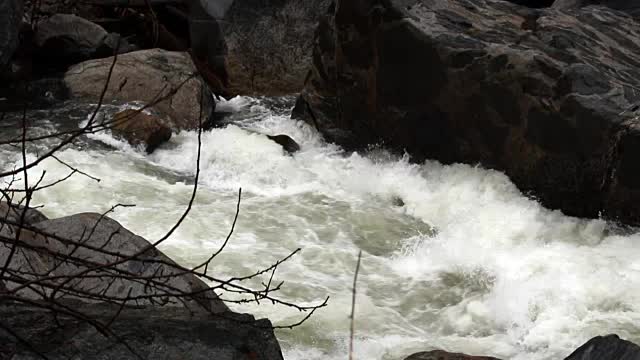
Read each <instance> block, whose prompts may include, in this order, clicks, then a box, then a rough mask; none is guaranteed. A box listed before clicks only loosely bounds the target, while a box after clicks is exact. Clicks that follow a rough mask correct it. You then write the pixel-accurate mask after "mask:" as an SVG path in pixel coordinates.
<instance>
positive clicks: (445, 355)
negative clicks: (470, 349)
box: [405, 350, 499, 360]
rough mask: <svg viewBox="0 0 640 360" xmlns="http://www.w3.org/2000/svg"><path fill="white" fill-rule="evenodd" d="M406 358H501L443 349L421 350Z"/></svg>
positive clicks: (464, 359) (408, 359) (449, 359)
mask: <svg viewBox="0 0 640 360" xmlns="http://www.w3.org/2000/svg"><path fill="white" fill-rule="evenodd" d="M405 360H499V359H496V358H493V357H487V356H470V355H465V354H459V353H448V352H446V351H442V350H435V351H428V352H421V353H417V354H413V355H411V356H409V357H408V358H406V359H405Z"/></svg>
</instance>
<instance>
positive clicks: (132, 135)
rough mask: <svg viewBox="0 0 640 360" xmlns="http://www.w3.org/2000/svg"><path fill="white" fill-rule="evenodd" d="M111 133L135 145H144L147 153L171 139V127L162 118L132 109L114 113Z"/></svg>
mask: <svg viewBox="0 0 640 360" xmlns="http://www.w3.org/2000/svg"><path fill="white" fill-rule="evenodd" d="M111 133H112V134H113V135H114V136H115V137H117V138H121V139H124V140H126V141H127V142H129V144H131V145H133V146H138V145H142V146H144V147H145V149H146V151H147V154H151V153H152V152H153V151H154V150H155V149H156V148H157V147H158V146H160V145H161V144H163V143H165V142H167V141H169V139H171V129H170V128H169V127H168V126H166V125H165V122H164V121H163V120H162V119H161V118H159V117H157V116H153V115H149V114H145V113H144V112H141V111H138V110H131V109H129V110H125V111H121V112H119V113H117V114H115V115H114V117H113V127H112V128H111Z"/></svg>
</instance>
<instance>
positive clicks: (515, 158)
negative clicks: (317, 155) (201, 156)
mask: <svg viewBox="0 0 640 360" xmlns="http://www.w3.org/2000/svg"><path fill="white" fill-rule="evenodd" d="M614 24H615V25H614ZM407 49H411V50H410V51H409V50H407ZM638 83H640V28H638V26H637V21H635V20H634V19H633V18H632V17H629V16H628V15H625V14H624V13H622V12H619V11H615V10H610V9H608V8H606V7H585V8H581V9H577V10H573V11H558V10H557V9H553V8H547V9H529V8H526V7H522V6H518V5H514V4H511V3H508V2H502V1H489V0H389V1H385V2H382V3H380V2H377V1H373V0H365V1H360V2H357V4H356V3H352V2H347V1H339V2H337V6H336V7H335V9H331V11H330V12H329V13H328V14H327V15H326V16H325V17H324V18H323V19H322V21H321V23H320V25H319V27H318V31H317V34H316V37H315V42H314V50H313V65H312V68H311V72H310V76H309V78H308V79H307V81H306V85H305V89H304V90H303V91H302V93H301V96H300V98H299V99H298V101H297V104H296V107H295V108H294V111H293V116H294V117H295V118H302V119H305V120H306V121H308V122H309V123H311V124H312V125H314V126H315V127H316V128H318V130H319V131H320V132H322V133H323V134H324V136H325V137H326V138H327V139H328V140H329V141H332V142H336V143H339V144H342V145H344V146H347V147H351V148H365V147H366V145H368V144H372V143H380V142H383V143H384V144H386V145H387V146H388V147H390V148H392V149H396V150H398V151H405V150H406V151H407V152H408V153H409V154H411V155H412V156H413V160H414V161H422V160H424V159H427V158H430V159H435V160H439V161H441V162H443V163H447V164H448V163H454V162H464V163H469V164H478V163H479V164H481V165H482V166H484V167H487V168H492V169H498V170H501V171H504V172H506V174H507V175H509V176H510V178H511V179H512V180H513V182H514V183H515V184H516V185H518V187H519V188H520V189H521V190H522V191H523V192H525V193H528V194H533V195H534V196H535V197H536V198H537V199H538V200H539V201H540V202H541V203H542V204H543V205H545V206H547V207H550V208H553V209H562V210H563V211H564V212H565V213H566V214H569V215H575V216H581V217H598V216H600V215H602V216H604V217H607V218H613V219H618V220H620V221H623V222H626V223H630V224H640V208H638V207H637V204H638V202H639V201H640V166H639V165H638V163H637V162H636V161H634V160H633V158H634V156H635V155H634V154H635V153H636V151H638V150H640V131H639V128H638V126H640V120H639V119H638V115H640V113H638V111H637V110H638V108H637V106H636V105H637V104H638V103H640V91H638V87H637V84H638Z"/></svg>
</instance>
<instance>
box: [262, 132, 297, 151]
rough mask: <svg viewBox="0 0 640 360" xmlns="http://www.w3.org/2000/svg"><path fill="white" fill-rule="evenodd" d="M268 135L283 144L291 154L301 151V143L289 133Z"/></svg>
mask: <svg viewBox="0 0 640 360" xmlns="http://www.w3.org/2000/svg"><path fill="white" fill-rule="evenodd" d="M267 137H268V138H269V139H270V140H273V141H274V142H276V143H278V144H279V145H280V146H282V148H283V149H284V150H285V151H286V152H288V153H289V154H293V153H295V152H297V151H300V145H298V143H297V142H296V141H295V140H293V139H292V138H291V137H290V136H289V135H267Z"/></svg>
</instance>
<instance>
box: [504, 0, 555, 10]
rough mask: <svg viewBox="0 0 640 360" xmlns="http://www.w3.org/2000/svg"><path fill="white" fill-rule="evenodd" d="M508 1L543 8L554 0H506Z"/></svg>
mask: <svg viewBox="0 0 640 360" xmlns="http://www.w3.org/2000/svg"><path fill="white" fill-rule="evenodd" d="M506 1H508V2H511V3H514V4H518V5H522V6H526V7H530V8H536V9H537V8H545V7H549V6H551V5H553V4H554V1H555V0H506Z"/></svg>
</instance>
